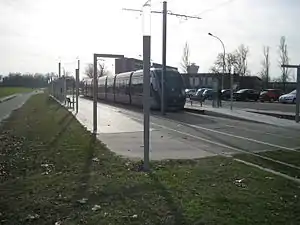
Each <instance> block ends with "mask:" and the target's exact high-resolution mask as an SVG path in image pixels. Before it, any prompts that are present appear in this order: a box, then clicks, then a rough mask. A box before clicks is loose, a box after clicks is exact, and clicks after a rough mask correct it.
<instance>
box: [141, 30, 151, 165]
mask: <svg viewBox="0 0 300 225" xmlns="http://www.w3.org/2000/svg"><path fill="white" fill-rule="evenodd" d="M150 41H151V37H150V36H143V61H144V62H143V64H144V68H143V70H144V76H143V79H144V82H143V83H144V84H143V98H144V99H143V111H144V170H146V171H148V170H149V139H150V128H149V120H150V43H151V42H150Z"/></svg>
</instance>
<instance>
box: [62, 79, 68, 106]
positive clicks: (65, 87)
mask: <svg viewBox="0 0 300 225" xmlns="http://www.w3.org/2000/svg"><path fill="white" fill-rule="evenodd" d="M63 90H64V94H63V98H64V99H63V101H64V103H65V104H66V100H67V99H66V98H67V78H66V74H64V88H63Z"/></svg>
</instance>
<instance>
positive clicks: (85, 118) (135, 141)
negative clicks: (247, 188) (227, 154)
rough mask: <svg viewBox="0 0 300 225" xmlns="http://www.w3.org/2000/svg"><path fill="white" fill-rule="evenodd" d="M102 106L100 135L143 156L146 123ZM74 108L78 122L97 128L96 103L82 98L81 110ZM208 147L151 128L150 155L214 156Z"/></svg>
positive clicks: (113, 146)
mask: <svg viewBox="0 0 300 225" xmlns="http://www.w3.org/2000/svg"><path fill="white" fill-rule="evenodd" d="M97 106H98V131H99V132H97V133H98V134H97V138H98V139H99V140H101V141H102V142H103V143H104V144H106V145H107V146H108V148H109V149H110V150H112V151H113V152H115V153H116V154H118V155H121V156H124V157H130V158H135V159H142V158H143V154H144V146H143V123H142V122H140V121H136V120H134V119H132V118H130V117H129V116H127V115H126V114H124V113H122V112H121V110H120V109H118V108H116V107H113V106H110V105H107V104H103V103H99V102H98V104H97ZM70 111H71V112H72V113H73V114H74V115H75V116H76V118H77V119H78V121H79V122H80V123H81V124H83V125H84V126H85V127H86V128H87V129H88V130H89V131H92V129H93V117H92V115H93V102H92V101H91V100H87V99H84V98H79V111H78V113H77V114H76V113H75V111H73V110H71V109H70ZM202 147H203V148H202ZM206 147H207V146H206V145H204V144H203V146H201V145H199V144H198V145H197V146H195V145H191V144H188V143H187V142H185V141H184V140H181V139H178V138H177V137H175V136H172V135H171V134H169V133H167V132H166V131H163V130H161V129H153V128H151V129H150V158H151V160H162V159H190V158H202V157H207V156H213V155H215V154H213V153H211V152H208V151H205V148H206Z"/></svg>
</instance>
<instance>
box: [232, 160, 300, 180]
mask: <svg viewBox="0 0 300 225" xmlns="http://www.w3.org/2000/svg"><path fill="white" fill-rule="evenodd" d="M233 160H234V161H237V162H240V163H243V164H246V165H248V166H252V167H255V168H258V169H260V170H264V171H266V172H269V173H273V174H275V175H277V176H281V177H283V178H286V179H288V180H291V181H294V182H296V183H300V179H298V178H295V177H291V176H289V175H286V174H284V173H280V172H278V171H275V170H272V169H269V168H265V167H262V166H259V165H256V164H254V163H251V162H247V161H244V160H240V159H235V158H233Z"/></svg>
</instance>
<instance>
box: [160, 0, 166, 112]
mask: <svg viewBox="0 0 300 225" xmlns="http://www.w3.org/2000/svg"><path fill="white" fill-rule="evenodd" d="M162 38H163V39H162V48H163V49H162V74H161V114H162V115H165V75H166V64H167V2H166V1H164V2H163V36H162Z"/></svg>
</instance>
